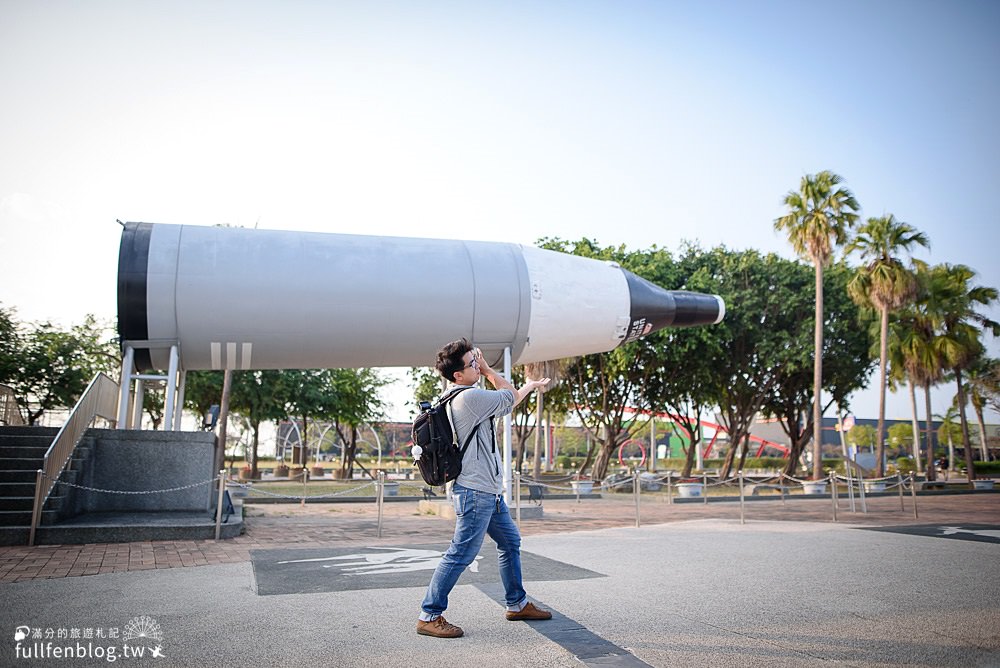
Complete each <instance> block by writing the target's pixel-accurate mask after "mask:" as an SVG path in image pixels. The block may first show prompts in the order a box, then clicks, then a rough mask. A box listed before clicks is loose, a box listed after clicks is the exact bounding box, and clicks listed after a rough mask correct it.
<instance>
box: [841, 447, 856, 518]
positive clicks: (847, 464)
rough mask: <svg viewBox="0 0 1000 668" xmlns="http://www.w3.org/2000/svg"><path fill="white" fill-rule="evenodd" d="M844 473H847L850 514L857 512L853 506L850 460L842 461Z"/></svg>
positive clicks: (852, 477) (852, 481) (852, 478)
mask: <svg viewBox="0 0 1000 668" xmlns="http://www.w3.org/2000/svg"><path fill="white" fill-rule="evenodd" d="M844 472H845V473H847V500H848V503H849V504H850V507H851V512H852V513H856V512H858V509H857V506H856V505H855V504H854V475H853V474H852V473H851V460H850V459H845V460H844Z"/></svg>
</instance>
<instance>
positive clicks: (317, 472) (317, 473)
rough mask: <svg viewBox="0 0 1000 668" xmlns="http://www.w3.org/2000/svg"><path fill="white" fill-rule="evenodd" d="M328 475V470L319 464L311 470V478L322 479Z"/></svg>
mask: <svg viewBox="0 0 1000 668" xmlns="http://www.w3.org/2000/svg"><path fill="white" fill-rule="evenodd" d="M325 475H326V469H325V468H323V467H322V466H320V465H319V464H314V465H313V467H312V468H311V469H309V477H310V478H322V477H323V476H325Z"/></svg>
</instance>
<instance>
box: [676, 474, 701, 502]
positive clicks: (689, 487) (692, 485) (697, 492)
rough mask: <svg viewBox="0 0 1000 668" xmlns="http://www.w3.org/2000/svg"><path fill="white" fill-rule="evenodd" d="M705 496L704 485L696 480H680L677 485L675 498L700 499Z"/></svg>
mask: <svg viewBox="0 0 1000 668" xmlns="http://www.w3.org/2000/svg"><path fill="white" fill-rule="evenodd" d="M704 494H705V485H704V483H703V482H702V481H701V480H698V479H697V478H681V479H680V481H679V482H678V483H677V496H683V497H685V498H694V497H701V496H703V495H704Z"/></svg>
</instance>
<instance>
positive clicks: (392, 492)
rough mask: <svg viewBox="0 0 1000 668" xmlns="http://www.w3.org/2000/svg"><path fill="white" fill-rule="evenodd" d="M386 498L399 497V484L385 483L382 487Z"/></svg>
mask: <svg viewBox="0 0 1000 668" xmlns="http://www.w3.org/2000/svg"><path fill="white" fill-rule="evenodd" d="M383 489H384V490H385V495H386V496H399V483H398V482H387V483H385V486H384V487H383Z"/></svg>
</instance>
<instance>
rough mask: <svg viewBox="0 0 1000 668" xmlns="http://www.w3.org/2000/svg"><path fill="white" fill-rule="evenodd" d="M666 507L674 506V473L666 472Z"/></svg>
mask: <svg viewBox="0 0 1000 668" xmlns="http://www.w3.org/2000/svg"><path fill="white" fill-rule="evenodd" d="M667 505H671V506H672V505H674V472H673V471H667Z"/></svg>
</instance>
